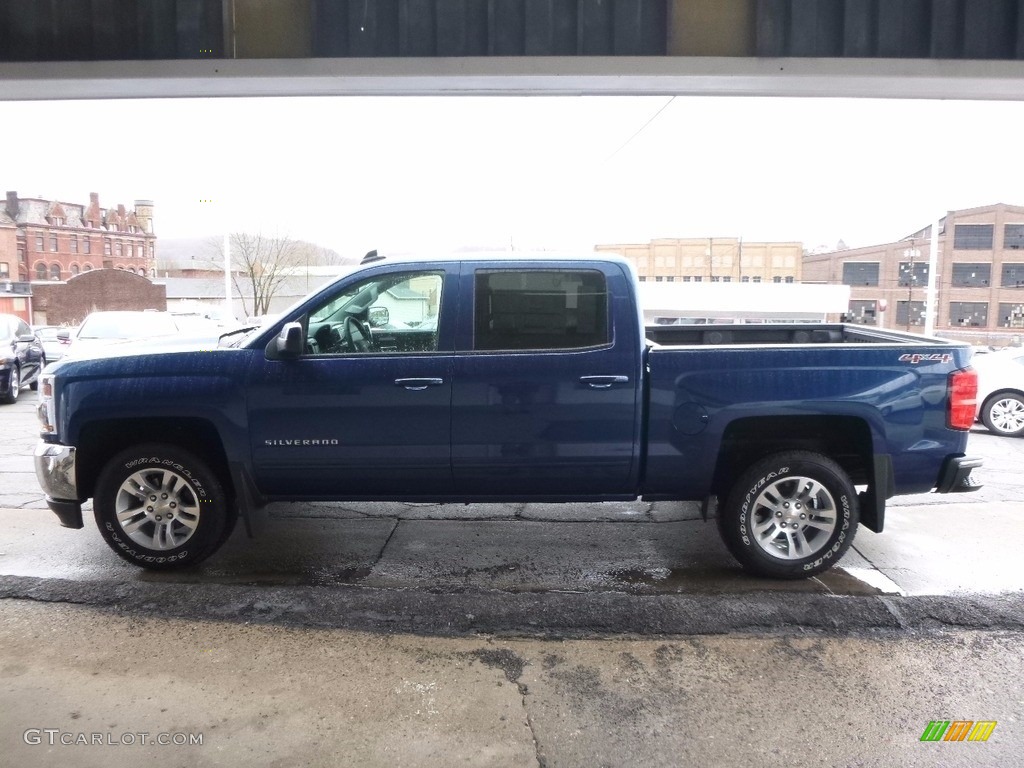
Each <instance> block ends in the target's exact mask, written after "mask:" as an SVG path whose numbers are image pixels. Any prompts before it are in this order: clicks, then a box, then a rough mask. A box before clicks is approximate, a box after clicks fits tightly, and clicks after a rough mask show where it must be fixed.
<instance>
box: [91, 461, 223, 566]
mask: <svg viewBox="0 0 1024 768" xmlns="http://www.w3.org/2000/svg"><path fill="white" fill-rule="evenodd" d="M228 505H229V500H228V498H227V495H226V494H225V492H224V489H223V487H222V486H221V483H220V481H219V480H218V479H217V476H216V474H215V473H214V472H213V471H211V470H210V468H209V467H208V466H207V465H206V464H205V463H204V462H203V461H202V460H200V459H199V458H198V457H196V456H195V455H193V454H192V453H190V452H188V451H186V450H184V449H182V448H178V447H177V446H174V445H167V444H158V443H154V444H149V445H139V446H135V447H133V448H129V449H128V450H125V451H122V452H121V453H119V454H117V455H116V456H114V457H113V458H112V459H111V460H110V461H109V462H108V463H107V465H106V466H105V467H104V469H103V472H102V473H101V474H100V477H99V479H98V481H97V483H96V493H95V497H94V498H93V512H94V514H95V516H96V524H97V525H98V526H99V529H100V533H101V534H103V538H104V539H105V540H106V542H107V544H109V545H110V547H111V549H113V550H114V551H115V552H116V553H117V554H118V555H120V556H121V557H123V558H124V559H125V560H127V561H128V562H130V563H134V564H135V565H139V566H142V567H143V568H151V569H154V570H169V569H174V568H183V567H185V566H189V565H194V564H195V563H198V562H199V561H201V560H203V559H204V558H206V557H209V556H210V555H211V554H213V553H214V552H215V551H216V550H217V549H218V548H219V547H220V545H221V544H222V543H223V541H224V539H225V538H226V537H225V536H224V535H223V534H224V531H225V526H226V524H227V522H228V521H229V520H230V518H231V511H232V510H230V509H229V506H228Z"/></svg>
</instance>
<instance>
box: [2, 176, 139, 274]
mask: <svg viewBox="0 0 1024 768" xmlns="http://www.w3.org/2000/svg"><path fill="white" fill-rule="evenodd" d="M11 230H13V231H14V237H13V239H12V238H11V236H10V235H11ZM155 265H156V234H155V233H154V231H153V203H152V202H151V201H149V200H136V201H135V209H134V210H127V209H126V208H125V207H124V206H123V205H117V206H115V207H112V208H102V207H100V200H99V195H98V194H97V193H96V192H92V193H90V195H89V203H88V204H80V203H63V202H59V201H57V200H43V199H40V198H22V197H19V196H18V193H17V192H8V193H7V199H6V201H5V204H4V206H3V208H2V209H0V273H2V272H3V271H4V270H5V269H6V271H7V272H8V274H9V275H10V277H9V279H11V280H14V281H17V282H29V281H33V282H34V281H37V280H39V281H42V280H46V281H59V280H66V279H68V278H70V277H74V276H75V275H78V274H81V273H83V272H89V271H91V270H93V269H100V268H103V267H107V268H113V269H123V270H125V271H127V272H131V273H134V274H137V275H141V276H143V277H149V276H151V275H152V274H153V270H154V267H155Z"/></svg>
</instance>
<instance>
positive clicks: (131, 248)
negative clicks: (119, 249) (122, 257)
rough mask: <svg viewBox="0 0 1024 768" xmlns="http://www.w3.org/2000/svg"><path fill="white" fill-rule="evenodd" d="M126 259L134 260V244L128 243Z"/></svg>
mask: <svg viewBox="0 0 1024 768" xmlns="http://www.w3.org/2000/svg"><path fill="white" fill-rule="evenodd" d="M128 258H129V259H134V258H135V244H134V243H128Z"/></svg>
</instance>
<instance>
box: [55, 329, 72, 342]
mask: <svg viewBox="0 0 1024 768" xmlns="http://www.w3.org/2000/svg"><path fill="white" fill-rule="evenodd" d="M57 341H63V342H65V343H67V342H69V341H71V331H69V330H68V329H67V328H61V329H60V330H59V331H57Z"/></svg>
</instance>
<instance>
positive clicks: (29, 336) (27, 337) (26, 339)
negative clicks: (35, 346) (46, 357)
mask: <svg viewBox="0 0 1024 768" xmlns="http://www.w3.org/2000/svg"><path fill="white" fill-rule="evenodd" d="M35 340H36V335H35V334H34V333H24V334H22V335H21V336H19V337H18V341H20V342H21V343H22V344H31V343H32V342H33V341H35Z"/></svg>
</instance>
